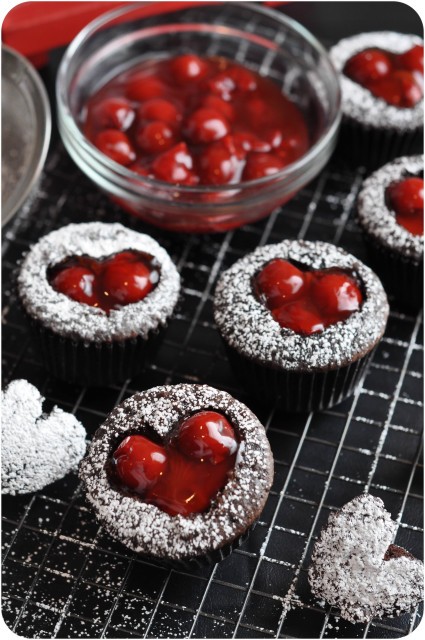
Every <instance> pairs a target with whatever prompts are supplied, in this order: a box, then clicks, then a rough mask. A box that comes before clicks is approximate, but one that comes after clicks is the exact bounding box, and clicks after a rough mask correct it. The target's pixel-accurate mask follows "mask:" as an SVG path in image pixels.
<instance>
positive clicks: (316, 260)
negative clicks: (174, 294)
mask: <svg viewBox="0 0 425 640" xmlns="http://www.w3.org/2000/svg"><path fill="white" fill-rule="evenodd" d="M274 258H283V259H290V260H295V261H297V262H300V263H301V264H303V265H305V266H307V267H309V268H312V269H324V268H329V267H339V268H341V269H349V270H351V271H354V272H355V273H356V274H357V275H358V277H359V278H360V280H361V281H362V284H363V286H364V292H365V299H364V302H363V305H362V307H361V309H360V310H359V311H357V312H354V313H353V314H352V315H351V316H350V317H349V318H347V319H346V320H344V321H341V322H337V323H336V324H334V325H331V326H329V327H327V328H326V329H324V330H323V331H321V332H320V333H316V334H313V335H311V336H303V335H300V334H297V333H295V332H294V331H292V330H291V329H283V328H282V327H280V325H279V323H278V322H276V320H274V318H273V316H272V314H271V313H270V311H269V310H268V309H267V308H266V307H265V306H264V305H263V304H262V303H261V302H260V301H259V300H258V299H257V297H256V296H255V295H254V292H253V290H252V284H251V282H252V277H253V276H254V274H255V273H257V271H259V270H260V269H261V268H262V267H264V265H265V264H267V262H269V261H270V260H272V259H274ZM388 311H389V308H388V302H387V297H386V295H385V292H384V289H383V287H382V285H381V282H380V281H379V279H378V278H377V276H376V275H375V274H374V273H373V271H371V270H370V269H369V268H368V267H366V266H365V265H364V264H363V263H361V262H359V260H357V258H355V257H354V256H352V255H350V254H348V253H346V252H345V251H344V250H343V249H340V248H339V247H335V246H334V245H331V244H328V243H325V242H307V241H298V240H284V241H283V242H280V243H279V244H274V245H266V246H264V247H260V248H258V249H257V250H256V251H254V252H253V253H251V254H249V255H248V256H245V257H244V258H242V259H241V260H238V261H237V262H236V263H235V264H234V265H233V266H232V267H230V269H228V270H227V271H225V272H224V273H223V274H222V276H221V278H220V280H219V282H218V284H217V288H216V292H215V299H214V318H215V321H216V323H217V326H218V329H219V331H220V332H221V334H222V336H223V337H224V339H225V340H226V342H227V343H228V344H229V345H230V346H231V347H233V348H234V349H236V350H237V351H238V352H240V353H241V354H242V355H244V356H246V357H248V358H251V359H255V360H256V361H259V362H261V363H262V364H265V365H267V366H271V367H279V368H284V369H288V370H294V369H297V370H309V371H311V370H320V369H323V368H332V367H339V366H342V365H344V364H347V363H348V362H351V361H354V360H356V359H358V358H360V357H362V356H363V355H365V354H366V353H368V352H369V351H371V350H372V348H373V347H374V346H375V345H376V344H377V342H378V341H379V340H380V338H381V337H382V334H383V333H384V330H385V326H386V322H387V317H388Z"/></svg>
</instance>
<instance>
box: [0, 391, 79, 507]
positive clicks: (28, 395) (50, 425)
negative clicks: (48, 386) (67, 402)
mask: <svg viewBox="0 0 425 640" xmlns="http://www.w3.org/2000/svg"><path fill="white" fill-rule="evenodd" d="M43 401H44V398H43V397H42V396H41V394H40V393H39V391H38V390H37V389H36V387H34V386H33V385H32V384H30V383H29V382H28V381H27V380H14V381H13V382H11V383H10V384H9V386H8V387H7V388H6V389H5V390H4V391H2V430H1V445H2V467H1V480H2V493H6V494H11V495H15V494H18V493H30V492H32V491H38V490H40V489H42V488H43V487H45V486H46V485H48V484H50V483H51V482H54V481H55V480H59V479H60V478H63V477H64V476H65V475H66V474H67V473H68V472H70V471H74V470H76V468H77V466H78V463H79V462H80V460H81V458H82V457H83V456H84V453H85V450H86V431H85V429H84V427H83V426H82V425H81V423H80V422H79V421H78V420H77V418H76V417H75V416H74V415H72V414H70V413H67V412H65V411H62V409H59V408H58V407H54V408H53V410H52V411H51V413H49V414H44V413H43Z"/></svg>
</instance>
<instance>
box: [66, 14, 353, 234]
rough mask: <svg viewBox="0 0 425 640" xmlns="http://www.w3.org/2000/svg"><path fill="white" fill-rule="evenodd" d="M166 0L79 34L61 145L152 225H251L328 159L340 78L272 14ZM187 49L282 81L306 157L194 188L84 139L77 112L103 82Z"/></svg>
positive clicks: (292, 26)
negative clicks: (144, 170) (303, 125)
mask: <svg viewBox="0 0 425 640" xmlns="http://www.w3.org/2000/svg"><path fill="white" fill-rule="evenodd" d="M170 4H172V3H137V4H136V5H135V4H132V5H131V6H130V7H129V6H126V7H124V8H120V9H118V10H115V11H111V12H109V13H107V14H104V15H103V16H101V17H100V18H98V19H96V20H94V21H93V22H91V23H90V24H89V25H88V26H87V27H86V28H85V29H83V31H81V32H80V33H79V35H78V36H77V37H76V38H75V39H74V40H73V42H72V43H71V44H70V46H69V48H68V49H67V51H66V53H65V56H64V58H63V60H62V62H61V65H60V68H59V71H58V77H57V84H56V94H57V105H58V123H59V130H60V133H61V136H62V139H63V142H64V144H65V147H66V148H67V150H68V152H69V153H70V155H71V156H72V158H73V159H74V161H75V162H76V164H77V165H78V166H79V167H80V169H81V170H82V171H83V172H84V173H85V174H86V175H87V176H88V177H89V178H90V179H91V180H93V182H95V183H96V184H97V185H98V186H99V187H100V188H101V189H103V190H104V191H105V192H106V193H108V194H109V195H110V196H111V197H112V198H113V199H114V201H116V202H118V203H119V204H120V205H121V206H122V207H123V208H125V209H126V210H128V211H129V212H131V213H132V214H135V215H137V216H139V217H140V218H142V219H143V220H145V221H146V222H149V223H151V224H154V225H157V226H160V227H163V228H166V229H170V230H174V231H184V232H216V231H225V230H227V229H231V228H234V227H237V226H241V225H244V224H247V223H251V222H254V221H255V220H258V219H260V218H262V217H264V216H266V215H268V214H269V213H271V211H272V210H273V209H275V208H276V207H277V206H279V205H281V204H283V203H285V202H286V201H288V200H289V199H290V198H291V197H293V196H294V194H295V193H296V192H297V191H298V190H299V189H301V188H302V187H303V186H304V185H305V184H307V183H308V182H309V181H310V180H312V178H314V177H315V176H316V175H317V174H318V173H319V171H320V170H321V169H322V168H323V167H324V165H325V164H326V163H327V161H328V160H329V157H330V156H331V154H332V152H333V150H334V147H335V143H336V138H337V133H338V127H339V123H340V117H341V113H340V90H339V82H338V77H337V74H336V72H335V70H334V68H333V66H332V64H331V62H330V60H329V58H328V55H327V52H326V51H325V49H324V48H323V47H322V46H321V44H320V43H319V42H318V41H317V40H316V39H315V38H314V36H312V35H311V34H310V33H309V32H308V31H307V30H306V29H304V27H302V26H301V25H299V24H298V23H296V22H294V21H293V20H291V19H289V18H287V17H285V16H284V15H281V14H280V13H277V12H275V11H273V10H270V9H267V8H265V7H262V6H259V5H257V4H254V3H243V2H238V3H234V2H231V3H223V4H221V3H218V4H217V3H216V4H213V3H212V4H210V3H202V5H199V6H194V5H192V6H190V7H186V8H178V9H177V8H176V9H174V8H172V7H171V8H170ZM153 5H156V6H155V7H154V6H153ZM188 52H192V53H196V54H199V55H214V56H224V57H226V58H229V59H231V60H235V61H237V62H239V63H242V64H243V65H245V66H247V67H248V68H250V69H253V70H254V71H257V72H258V73H260V74H261V75H265V76H268V77H270V78H271V79H273V80H274V81H275V82H277V83H278V84H279V85H280V86H281V87H282V91H283V92H284V93H285V94H286V95H287V96H288V97H289V98H290V99H291V100H292V101H293V102H295V103H296V104H297V106H298V108H299V109H300V110H301V111H302V113H303V115H304V118H305V119H306V122H307V124H308V127H309V132H310V136H311V147H310V148H309V150H308V151H307V153H305V154H304V155H303V156H302V157H301V158H299V159H298V160H297V161H296V162H293V163H292V164H290V165H288V166H286V167H285V168H284V169H283V170H281V171H279V172H277V173H275V174H273V175H269V176H266V177H263V178H259V179H257V180H251V181H246V182H242V183H239V184H228V185H224V186H222V185H219V186H197V187H189V186H181V185H175V184H170V183H167V182H162V181H160V180H155V179H152V178H150V177H145V176H140V175H138V174H136V173H134V172H132V171H130V170H129V169H127V168H126V167H124V166H122V165H119V164H117V163H116V162H114V161H113V160H111V159H110V158H108V157H107V156H105V155H104V154H103V153H102V152H100V151H99V150H98V149H97V148H96V147H95V146H94V145H93V144H92V143H91V142H90V141H89V140H88V139H87V138H86V137H85V136H84V134H83V133H82V130H81V128H80V124H79V118H80V114H81V110H82V109H83V107H84V104H85V102H86V101H87V99H88V97H89V96H91V95H92V94H93V93H94V92H96V91H97V90H98V89H99V88H100V87H101V86H102V85H104V84H105V83H106V82H108V81H109V80H111V79H112V78H114V77H115V76H117V75H118V74H120V73H122V72H123V71H126V70H128V69H129V68H131V67H133V66H134V65H135V64H138V63H140V62H142V61H144V60H151V59H152V58H164V57H170V56H173V55H178V54H182V53H188Z"/></svg>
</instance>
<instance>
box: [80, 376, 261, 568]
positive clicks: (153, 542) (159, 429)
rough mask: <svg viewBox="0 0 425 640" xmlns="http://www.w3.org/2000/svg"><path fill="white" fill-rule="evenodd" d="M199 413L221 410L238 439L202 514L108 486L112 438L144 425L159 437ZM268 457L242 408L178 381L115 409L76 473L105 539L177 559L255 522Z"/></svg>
mask: <svg viewBox="0 0 425 640" xmlns="http://www.w3.org/2000/svg"><path fill="white" fill-rule="evenodd" d="M202 409H213V410H215V411H219V412H222V413H224V414H225V415H226V416H227V418H228V419H229V420H230V421H231V423H232V424H233V425H234V426H235V428H236V429H237V432H238V434H239V437H240V441H241V446H240V448H239V453H240V455H239V456H238V459H237V461H236V463H235V470H234V474H233V476H232V477H231V478H230V479H229V481H228V482H227V484H226V486H225V487H224V489H223V490H222V491H221V492H220V493H219V494H218V495H217V497H216V498H215V499H214V500H213V503H212V506H211V508H210V509H209V511H208V512H206V513H200V514H192V515H190V516H181V515H177V516H170V515H168V514H167V513H165V512H164V511H161V510H160V509H159V508H158V507H156V506H155V505H153V504H146V503H144V502H143V501H142V500H141V499H138V498H137V497H130V496H125V495H123V494H122V493H121V492H119V491H118V490H117V489H115V488H113V487H112V486H111V484H110V481H109V478H108V474H107V470H106V466H105V465H106V464H107V461H108V460H109V458H110V455H111V453H112V450H113V447H114V446H116V442H117V439H119V438H120V437H122V436H123V435H124V434H126V433H129V432H134V431H135V430H137V431H139V432H143V430H144V429H146V428H147V429H153V430H154V431H155V432H156V433H157V434H158V435H159V436H161V437H164V436H165V435H166V434H167V433H168V432H169V431H170V430H171V429H172V428H173V427H174V426H175V425H176V423H177V422H178V421H180V420H181V419H184V418H185V417H188V416H189V415H192V414H193V413H194V412H196V411H199V410H202ZM272 460H273V459H272V457H271V451H270V445H269V443H268V440H267V437H266V435H265V431H264V428H263V426H262V425H261V423H260V422H259V421H258V419H257V418H256V417H255V415H254V414H253V413H252V412H251V411H250V410H249V409H248V408H247V407H245V405H243V404H242V403H240V402H238V401H237V400H235V399H234V398H232V396H230V395H229V394H228V393H225V392H224V391H218V390H217V389H213V388H212V387H208V386H205V385H190V384H179V385H175V386H171V385H170V386H163V387H155V388H153V389H150V390H148V391H145V392H142V393H137V394H135V395H134V396H132V397H131V398H128V399H127V400H125V401H124V402H123V403H121V404H120V405H119V406H118V407H117V408H116V409H114V411H113V412H112V413H111V415H110V416H109V417H108V418H107V420H106V421H105V423H104V424H103V425H102V426H101V427H100V428H99V429H98V431H97V432H96V434H95V437H94V439H93V442H92V444H91V446H90V449H89V452H88V455H87V456H86V458H85V459H84V460H83V462H82V463H81V467H80V476H81V479H82V480H83V482H84V484H85V488H86V493H87V498H88V500H89V502H90V503H91V504H92V506H93V507H94V510H95V512H96V514H97V516H98V518H99V520H100V521H101V523H102V524H103V525H104V526H105V528H106V529H107V530H108V532H109V533H110V534H111V535H112V536H114V537H115V538H118V539H119V540H120V541H121V542H122V543H123V544H125V545H127V546H128V547H129V548H130V549H132V550H133V551H136V552H138V553H143V554H148V555H151V556H155V557H158V558H167V559H172V560H181V559H188V558H191V557H197V556H203V555H205V554H207V553H208V552H210V551H212V550H216V549H219V548H220V547H222V546H223V545H225V544H227V543H229V542H232V541H233V540H235V539H236V538H238V537H239V536H240V535H241V534H242V533H243V532H244V531H245V530H246V529H247V528H248V527H249V526H250V525H251V524H252V523H253V522H254V521H255V520H256V519H257V518H258V516H259V514H260V512H261V510H262V509H263V506H264V504H265V501H266V499H267V495H268V492H269V490H270V486H271V483H272V478H273V461H272Z"/></svg>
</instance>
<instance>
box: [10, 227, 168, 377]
mask: <svg viewBox="0 0 425 640" xmlns="http://www.w3.org/2000/svg"><path fill="white" fill-rule="evenodd" d="M179 291H180V278H179V274H178V273H177V270H176V268H175V266H174V265H173V263H172V261H171V258H170V257H169V255H168V254H167V252H166V251H165V250H164V249H163V248H162V247H161V246H160V245H159V244H158V243H157V242H156V241H155V240H153V239H152V238H150V237H149V236H147V235H144V234H141V233H137V232H136V231H132V230H130V229H127V228H125V227H123V226H122V225H120V224H104V223H101V222H90V223H85V224H70V225H68V226H66V227H63V228H61V229H59V230H57V231H52V232H51V233H49V234H48V235H46V236H44V237H43V238H42V239H41V240H40V241H39V242H37V244H36V245H34V247H32V249H31V250H30V251H29V253H28V254H27V256H26V257H25V259H24V261H23V263H22V266H21V268H20V272H19V275H18V292H19V297H20V300H21V302H22V305H23V308H24V310H25V312H26V315H27V316H28V318H29V319H30V321H31V325H32V327H33V328H34V330H35V332H36V335H37V338H38V342H39V344H40V346H41V353H42V358H43V362H44V364H45V366H46V368H47V369H48V370H49V371H50V373H51V374H52V375H54V376H57V377H58V378H61V379H63V380H65V381H67V382H76V383H79V384H86V385H107V384H110V383H114V382H119V381H122V380H124V379H126V378H130V377H132V376H134V375H136V374H137V373H138V372H139V371H140V370H141V369H142V368H143V366H144V360H145V358H146V355H147V351H148V350H149V349H151V348H152V346H153V345H154V344H156V342H157V340H156V337H157V335H158V333H159V331H160V330H161V329H162V328H163V327H164V326H165V325H166V324H167V321H168V319H169V318H170V316H171V315H172V313H173V310H174V307H175V306H176V303H177V300H178V297H179Z"/></svg>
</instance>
